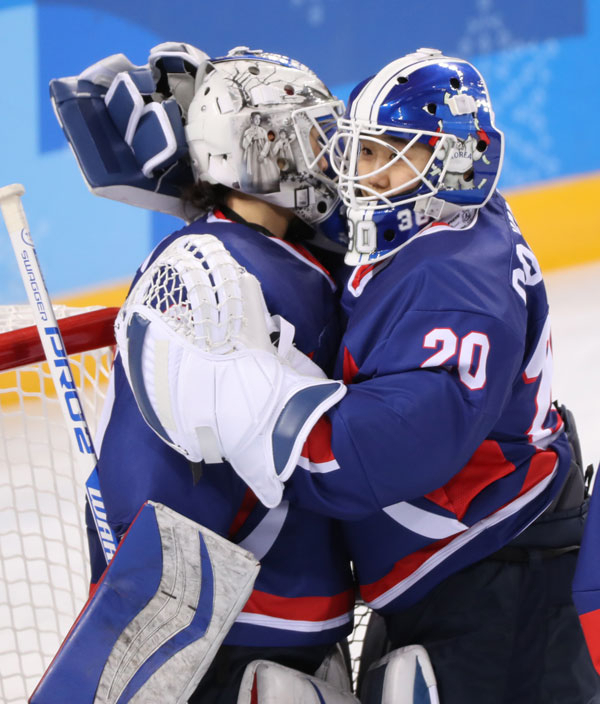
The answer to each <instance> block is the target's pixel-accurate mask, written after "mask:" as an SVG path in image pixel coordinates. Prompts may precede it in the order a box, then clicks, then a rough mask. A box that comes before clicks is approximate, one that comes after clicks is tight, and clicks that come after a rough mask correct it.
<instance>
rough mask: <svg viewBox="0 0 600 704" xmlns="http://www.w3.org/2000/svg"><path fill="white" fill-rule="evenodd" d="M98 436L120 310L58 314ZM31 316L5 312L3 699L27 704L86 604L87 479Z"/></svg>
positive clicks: (23, 310)
mask: <svg viewBox="0 0 600 704" xmlns="http://www.w3.org/2000/svg"><path fill="white" fill-rule="evenodd" d="M54 308H55V312H56V316H57V318H59V327H60V329H61V333H62V336H63V340H64V343H65V348H66V350H67V353H68V354H69V361H70V363H71V368H72V372H73V378H74V381H75V383H76V385H77V388H78V392H79V395H80V401H81V404H82V406H83V411H84V414H85V416H86V419H87V421H88V424H89V426H90V430H91V432H92V436H93V434H94V432H95V430H96V427H97V424H98V420H99V416H100V412H101V408H102V404H103V401H104V397H105V394H106V391H107V387H108V378H109V373H110V368H111V365H112V360H113V354H114V332H113V323H114V319H115V317H116V314H117V312H118V308H93V309H90V308H71V307H67V306H60V305H57V306H55V307H54ZM86 479H87V477H85V476H83V473H82V471H81V469H80V468H79V467H78V466H77V460H76V458H75V456H74V453H73V452H72V445H71V440H70V437H69V434H68V430H67V428H66V426H65V423H64V420H63V416H62V413H61V409H60V406H59V402H58V398H57V397H56V393H55V391H54V384H53V382H52V379H51V376H50V372H49V369H48V365H47V363H46V362H45V361H44V353H43V350H42V345H41V342H40V339H39V335H38V332H37V329H36V327H35V325H34V321H33V317H32V314H31V309H30V307H29V306H28V305H22V306H0V672H1V673H2V677H0V701H2V702H5V703H6V704H13V702H14V703H15V704H16V702H19V703H22V702H24V701H27V697H28V696H29V695H30V694H31V692H32V691H33V689H34V688H35V685H36V684H37V683H38V681H39V679H40V677H41V675H42V674H43V673H44V671H45V669H46V667H47V666H48V664H49V663H50V661H51V659H52V657H53V656H54V655H55V653H56V651H57V649H58V647H59V645H60V643H61V642H62V640H63V638H64V636H65V635H66V634H67V632H68V630H69V628H70V627H71V625H72V623H73V621H74V620H75V618H76V616H77V614H78V613H79V611H80V610H81V607H82V606H83V605H84V603H85V601H86V599H87V594H88V585H89V568H88V557H87V540H86V536H85V528H84V502H85V489H84V485H85V480H86Z"/></svg>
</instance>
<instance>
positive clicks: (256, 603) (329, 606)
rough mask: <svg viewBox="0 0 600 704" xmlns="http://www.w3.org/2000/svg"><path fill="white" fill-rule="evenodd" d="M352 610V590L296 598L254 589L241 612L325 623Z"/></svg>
mask: <svg viewBox="0 0 600 704" xmlns="http://www.w3.org/2000/svg"><path fill="white" fill-rule="evenodd" d="M353 608H354V590H353V589H348V590H347V591H345V592H342V593H341V594H335V595H333V596H296V597H285V596H276V595H275V594H268V593H267V592H261V591H259V590H258V589H255V590H254V591H253V592H252V594H251V595H250V598H249V599H248V601H247V602H246V606H244V608H243V609H242V611H243V612H244V613H250V614H264V615H267V616H273V617H275V618H285V619H288V620H290V619H291V620H294V621H327V620H328V619H330V618H337V617H338V616H343V615H344V614H347V613H348V612H349V611H352V609H353Z"/></svg>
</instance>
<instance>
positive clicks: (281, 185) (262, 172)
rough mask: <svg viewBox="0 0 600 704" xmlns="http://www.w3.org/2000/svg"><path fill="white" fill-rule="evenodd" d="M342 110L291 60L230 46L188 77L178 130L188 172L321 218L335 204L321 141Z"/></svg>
mask: <svg viewBox="0 0 600 704" xmlns="http://www.w3.org/2000/svg"><path fill="white" fill-rule="evenodd" d="M343 110H344V105H343V102H342V101H341V100H337V98H335V97H334V96H333V95H331V93H330V92H329V90H328V88H327V87H326V86H325V84H324V83H323V82H322V81H321V80H320V79H319V78H318V77H317V76H316V75H315V74H314V73H313V72H312V71H311V70H310V69H309V68H307V67H306V66H304V65H303V64H301V63H299V62H298V61H295V60H293V59H290V58H288V57H286V56H281V55H279V54H270V53H266V52H263V51H251V50H250V49H248V48H247V47H238V48H236V49H232V50H231V51H230V52H229V53H228V55H227V56H224V57H221V58H216V59H212V60H210V61H207V62H206V63H205V64H204V65H203V66H201V67H200V68H199V70H198V73H197V75H196V83H195V94H194V98H193V99H192V102H191V104H190V107H189V111H188V115H187V124H186V127H185V131H186V139H187V142H188V145H189V151H190V157H191V162H192V169H193V172H194V176H195V178H196V179H198V180H201V181H206V182H208V183H213V184H222V185H224V186H227V187H229V188H232V189H234V190H238V191H242V192H244V193H248V194H251V195H253V196H256V197H257V198H260V199H262V200H265V201H268V202H269V203H273V204H275V205H279V206H282V207H284V208H290V209H292V210H293V211H294V212H295V214H296V215H297V216H298V217H300V218H301V219H302V220H304V221H305V222H308V223H318V222H321V221H322V220H325V219H326V218H327V217H329V215H330V214H331V213H332V211H333V209H334V208H335V207H336V205H337V203H338V197H337V192H336V182H335V179H334V174H333V172H332V171H331V170H330V167H329V161H328V146H329V143H330V141H331V138H332V136H333V133H334V131H335V128H336V122H337V119H338V117H340V116H341V115H342V114H343Z"/></svg>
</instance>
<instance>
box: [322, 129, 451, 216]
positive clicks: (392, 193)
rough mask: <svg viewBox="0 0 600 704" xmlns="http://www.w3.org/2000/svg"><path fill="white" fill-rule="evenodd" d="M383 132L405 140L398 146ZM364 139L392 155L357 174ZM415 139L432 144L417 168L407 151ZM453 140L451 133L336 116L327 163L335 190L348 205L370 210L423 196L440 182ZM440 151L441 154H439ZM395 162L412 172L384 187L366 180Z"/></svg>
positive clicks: (441, 181)
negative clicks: (391, 185) (387, 159)
mask: <svg viewBox="0 0 600 704" xmlns="http://www.w3.org/2000/svg"><path fill="white" fill-rule="evenodd" d="M383 136H388V137H395V138H397V139H402V140H404V141H405V142H406V143H405V144H404V145H403V146H401V147H400V148H399V147H396V146H394V145H393V144H390V142H388V141H385V140H384V139H382V137H383ZM368 142H370V143H374V144H377V145H379V146H381V147H383V148H384V149H386V150H389V151H390V155H391V157H392V158H391V159H390V160H389V161H387V162H386V163H384V164H383V165H382V166H380V167H379V168H375V169H374V170H372V171H368V172H365V173H361V174H359V173H358V170H359V160H360V154H361V150H362V148H363V146H364V145H365V143H368ZM417 143H421V144H427V145H429V146H431V144H432V143H433V145H434V146H433V148H432V151H431V156H430V157H429V159H428V161H427V163H426V164H425V166H424V167H423V169H422V170H421V171H419V170H418V169H417V167H416V166H415V165H414V163H413V161H412V160H411V158H410V156H409V155H408V154H409V152H410V150H411V149H412V148H413V147H414V146H415V144H417ZM456 143H457V139H456V137H455V136H454V135H452V134H444V133H441V132H432V131H427V130H417V129H410V128H395V127H391V126H389V125H386V126H379V125H377V124H372V123H371V124H369V123H364V122H358V121H356V120H349V119H342V120H340V121H339V123H338V132H337V133H336V135H334V138H333V140H332V146H331V164H332V168H333V170H334V171H335V173H336V174H337V176H338V178H339V185H338V190H339V193H340V196H341V198H342V201H343V203H344V204H345V205H346V206H348V207H349V208H357V209H364V210H369V211H372V210H385V209H388V208H393V207H395V206H397V205H399V204H402V205H404V204H408V203H417V202H418V201H424V200H427V199H428V198H429V197H431V196H433V195H435V194H436V193H437V192H438V190H439V185H440V183H443V180H444V176H445V174H446V171H447V169H448V162H449V161H450V155H451V149H452V147H453V146H454V145H455V144H456ZM443 152H445V155H444V157H443V158H442V156H441V154H442V153H443ZM436 162H438V163H436ZM398 163H401V164H403V165H405V166H406V167H408V169H409V171H411V172H412V173H413V174H414V176H413V177H412V178H410V179H409V180H407V181H404V182H403V183H401V184H399V185H397V186H395V187H390V188H388V189H387V190H385V191H381V190H377V189H375V188H373V187H372V186H370V185H369V184H368V182H367V181H368V180H369V179H371V178H372V177H374V176H377V175H379V174H382V173H384V172H385V171H387V170H388V169H392V168H393V167H394V166H395V165H396V164H398ZM390 181H391V179H390Z"/></svg>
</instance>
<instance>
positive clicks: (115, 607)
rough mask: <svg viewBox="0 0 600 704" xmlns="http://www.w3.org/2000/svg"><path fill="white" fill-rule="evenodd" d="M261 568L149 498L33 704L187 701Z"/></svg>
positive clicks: (119, 703) (231, 545) (55, 660)
mask: <svg viewBox="0 0 600 704" xmlns="http://www.w3.org/2000/svg"><path fill="white" fill-rule="evenodd" d="M258 569H259V565H258V563H257V562H256V560H255V559H254V557H253V556H252V555H250V553H248V552H246V551H245V550H243V549H241V548H239V547H237V546H235V545H233V544H232V543H230V542H229V541H227V540H225V539H224V538H221V537H220V536H218V535H216V534H214V533H212V531H209V530H207V529H206V528H203V527H202V526H199V525H198V524H197V523H194V522H193V521H191V520H189V519H187V518H185V517H183V516H180V515H179V514H177V513H175V512H174V511H171V510H170V509H168V508H166V507H164V506H162V505H160V504H154V503H152V502H148V503H146V504H145V505H144V506H143V508H142V510H141V511H140V513H139V514H138V516H137V518H136V520H135V521H134V522H133V524H132V526H131V528H130V530H129V531H128V533H127V534H126V536H125V537H124V538H123V540H122V541H121V545H120V547H119V549H118V551H117V553H116V554H115V557H114V558H113V560H112V561H111V563H110V565H109V566H108V568H107V569H106V571H105V573H104V575H103V576H102V579H101V581H100V583H99V585H98V588H97V589H96V592H95V593H94V596H93V597H92V598H91V599H90V600H89V601H88V603H87V604H86V606H85V607H84V609H83V611H82V612H81V614H80V615H79V617H78V619H77V621H76V622H75V625H74V626H73V627H72V629H71V631H70V633H69V635H68V636H67V638H66V639H65V641H64V642H63V644H62V646H61V649H60V650H59V652H58V654H57V655H56V657H55V658H54V660H53V662H52V664H51V665H50V667H49V668H48V670H47V671H46V674H45V675H44V677H43V678H42V680H41V682H40V684H39V685H38V687H37V689H36V690H35V692H34V694H33V695H32V697H31V699H30V702H31V704H54V703H56V702H75V701H76V702H78V703H80V704H86V703H88V702H89V704H121V703H122V702H132V703H137V704H142V703H147V702H154V701H156V702H161V703H164V704H168V703H172V704H179V703H183V702H187V700H188V698H189V696H191V694H192V693H193V692H194V690H195V689H196V687H197V685H198V682H199V681H200V679H201V678H202V676H203V675H204V673H205V672H206V670H207V669H208V666H209V665H210V662H211V661H212V659H213V657H214V655H215V653H216V651H217V649H218V648H219V646H220V644H221V642H222V641H223V639H224V637H225V635H226V634H227V632H228V631H229V628H230V627H231V624H232V623H233V621H234V620H235V617H236V616H237V614H238V613H239V612H240V610H241V609H242V607H243V606H244V604H245V603H246V601H247V599H248V597H249V595H250V592H251V591H252V586H253V584H254V580H255V579H256V575H257V574H258Z"/></svg>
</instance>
